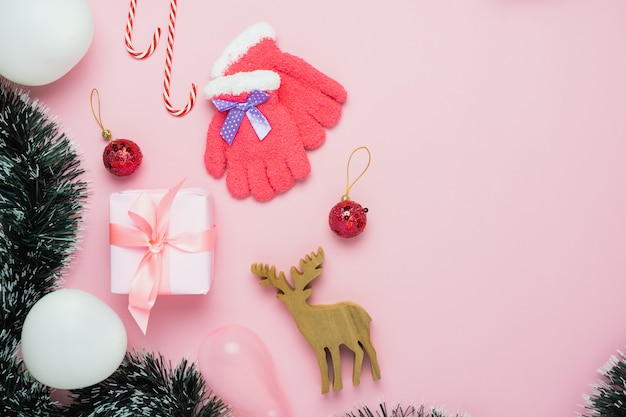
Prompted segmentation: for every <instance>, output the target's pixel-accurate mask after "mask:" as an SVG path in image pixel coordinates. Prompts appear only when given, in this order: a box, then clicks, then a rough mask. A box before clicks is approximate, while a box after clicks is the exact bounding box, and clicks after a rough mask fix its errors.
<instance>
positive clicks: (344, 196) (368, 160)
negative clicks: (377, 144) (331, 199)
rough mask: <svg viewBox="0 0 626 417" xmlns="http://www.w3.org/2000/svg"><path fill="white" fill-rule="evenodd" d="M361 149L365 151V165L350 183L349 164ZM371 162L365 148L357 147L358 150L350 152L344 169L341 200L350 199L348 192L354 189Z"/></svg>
mask: <svg viewBox="0 0 626 417" xmlns="http://www.w3.org/2000/svg"><path fill="white" fill-rule="evenodd" d="M361 149H363V150H365V151H367V165H365V168H363V170H362V171H361V173H360V174H359V176H358V177H356V179H355V180H354V181H352V183H350V163H351V161H352V157H353V156H354V154H355V153H357V151H360V150H361ZM371 162H372V153H371V152H370V150H369V149H368V148H367V146H359V147H358V148H356V149H355V150H353V151H352V153H351V154H350V157H349V158H348V166H347V168H346V193H345V194H344V195H343V197H341V199H342V200H344V201H347V200H350V197H349V196H348V194H350V190H351V189H352V187H354V184H356V182H357V181H358V180H360V179H361V177H362V176H363V174H365V171H367V169H368V168H369V167H370V163H371Z"/></svg>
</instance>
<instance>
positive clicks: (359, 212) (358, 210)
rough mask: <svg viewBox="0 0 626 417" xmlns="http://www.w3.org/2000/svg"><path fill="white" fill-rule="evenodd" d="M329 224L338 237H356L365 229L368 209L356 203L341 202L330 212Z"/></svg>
mask: <svg viewBox="0 0 626 417" xmlns="http://www.w3.org/2000/svg"><path fill="white" fill-rule="evenodd" d="M328 224H329V225H330V229H331V230H332V231H333V232H335V234H336V235H337V236H341V237H345V238H350V237H355V236H357V235H359V234H360V233H361V232H362V231H363V229H365V225H366V224H367V208H363V206H361V205H360V204H359V203H355V202H354V201H350V200H344V201H340V202H339V203H337V204H335V206H334V207H333V208H332V209H331V210H330V214H328Z"/></svg>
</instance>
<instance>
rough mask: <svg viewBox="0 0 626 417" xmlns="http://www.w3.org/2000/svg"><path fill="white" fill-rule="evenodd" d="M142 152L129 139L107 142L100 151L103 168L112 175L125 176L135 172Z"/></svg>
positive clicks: (139, 163) (141, 157)
mask: <svg viewBox="0 0 626 417" xmlns="http://www.w3.org/2000/svg"><path fill="white" fill-rule="evenodd" d="M142 159H143V154H142V153H141V149H139V146H138V145H137V144H136V143H135V142H133V141H132V140H129V139H116V140H112V141H111V142H109V144H108V145H107V146H106V147H105V148H104V152H103V153H102V161H103V162H104V166H105V168H106V169H107V170H108V171H109V172H110V173H111V174H114V175H117V176H119V177H125V176H127V175H130V174H132V173H133V172H135V170H136V169H137V168H139V165H141V161H142Z"/></svg>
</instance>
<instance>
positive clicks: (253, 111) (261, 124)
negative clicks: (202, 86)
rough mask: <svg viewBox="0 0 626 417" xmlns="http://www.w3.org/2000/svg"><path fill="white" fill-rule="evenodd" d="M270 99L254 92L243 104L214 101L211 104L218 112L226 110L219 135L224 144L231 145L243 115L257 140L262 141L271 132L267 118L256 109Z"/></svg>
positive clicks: (268, 96) (262, 92) (266, 95)
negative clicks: (245, 116) (246, 117)
mask: <svg viewBox="0 0 626 417" xmlns="http://www.w3.org/2000/svg"><path fill="white" fill-rule="evenodd" d="M269 98H270V95H269V94H268V93H266V92H264V91H260V90H254V91H253V92H252V93H250V95H249V96H248V99H247V100H246V102H245V103H242V102H238V101H229V100H220V99H214V100H213V104H215V107H217V109H218V110H219V111H226V110H228V114H227V115H226V120H224V124H223V125H222V128H221V129H220V135H221V136H222V138H224V140H225V141H226V143H228V144H229V145H232V143H233V140H234V139H235V135H236V134H237V132H238V131H239V126H241V121H242V120H243V116H244V114H245V115H247V116H248V120H249V121H250V124H251V125H252V128H253V129H254V131H255V132H256V135H257V136H258V138H259V140H263V139H264V138H265V136H267V134H268V133H269V132H270V130H272V127H271V126H270V123H269V122H268V121H267V118H266V117H265V116H264V115H263V113H261V111H260V110H259V109H257V108H256V106H258V105H259V104H263V103H265V102H266V101H267V100H268V99H269Z"/></svg>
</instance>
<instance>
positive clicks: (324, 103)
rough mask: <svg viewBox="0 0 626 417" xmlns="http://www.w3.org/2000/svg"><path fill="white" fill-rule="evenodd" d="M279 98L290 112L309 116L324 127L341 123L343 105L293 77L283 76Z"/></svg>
mask: <svg viewBox="0 0 626 417" xmlns="http://www.w3.org/2000/svg"><path fill="white" fill-rule="evenodd" d="M279 96H280V101H281V103H283V105H285V106H286V107H287V109H288V110H289V111H291V112H295V113H298V114H302V113H305V114H309V115H311V116H312V117H313V118H314V119H315V120H317V121H318V122H319V123H320V124H321V125H322V126H324V127H332V126H335V125H336V124H337V123H339V119H340V118H341V110H342V108H341V103H339V102H338V101H336V100H334V99H333V98H331V97H329V96H327V95H326V94H324V93H322V92H321V91H320V90H318V89H317V88H314V87H312V86H310V85H307V84H304V83H302V82H300V81H299V80H297V79H295V78H293V77H291V76H288V75H283V76H281V86H280V90H279Z"/></svg>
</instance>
